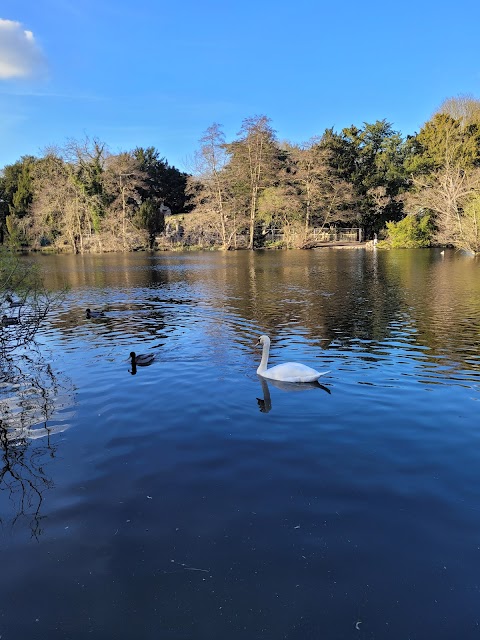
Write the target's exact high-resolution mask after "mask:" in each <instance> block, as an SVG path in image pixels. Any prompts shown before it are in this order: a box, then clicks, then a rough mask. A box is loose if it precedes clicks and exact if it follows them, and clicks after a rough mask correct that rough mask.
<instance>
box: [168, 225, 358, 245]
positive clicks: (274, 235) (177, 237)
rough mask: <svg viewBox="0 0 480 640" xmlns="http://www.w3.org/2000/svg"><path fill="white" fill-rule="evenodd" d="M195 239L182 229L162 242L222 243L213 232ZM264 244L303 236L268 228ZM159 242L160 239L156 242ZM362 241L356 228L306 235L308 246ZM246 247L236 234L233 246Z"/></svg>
mask: <svg viewBox="0 0 480 640" xmlns="http://www.w3.org/2000/svg"><path fill="white" fill-rule="evenodd" d="M193 235H194V236H195V237H193V236H192V237H191V238H189V234H185V233H184V232H183V229H182V231H181V232H179V230H175V231H174V230H173V229H172V230H167V231H166V233H165V234H163V241H164V242H165V241H166V242H167V243H174V242H183V243H185V244H189V241H191V242H192V243H194V244H200V245H201V246H204V247H214V246H218V245H220V244H221V243H222V240H221V237H220V234H219V233H216V232H214V231H207V232H202V233H200V234H199V235H197V234H193ZM262 235H263V238H264V241H265V242H283V241H285V240H288V242H289V243H290V242H292V241H293V242H295V241H296V239H297V238H298V237H300V238H301V239H302V241H303V238H304V236H303V234H301V233H295V232H292V233H289V234H288V237H287V234H285V232H284V231H283V229H279V228H276V227H269V228H267V229H265V230H264V233H263V234H262ZM159 240H160V237H159V238H158V239H157V241H159ZM361 240H362V229H360V228H358V227H349V228H335V227H313V228H311V229H310V230H309V232H308V235H307V243H308V244H309V245H315V244H317V243H318V244H320V243H323V242H361ZM247 245H248V233H246V232H245V233H237V235H236V240H235V242H234V243H233V246H235V247H236V248H239V249H240V248H245V247H246V246H247Z"/></svg>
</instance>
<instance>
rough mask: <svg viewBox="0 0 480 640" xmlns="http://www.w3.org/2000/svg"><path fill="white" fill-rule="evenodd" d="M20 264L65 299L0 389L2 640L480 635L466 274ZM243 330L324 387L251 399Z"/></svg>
mask: <svg viewBox="0 0 480 640" xmlns="http://www.w3.org/2000/svg"><path fill="white" fill-rule="evenodd" d="M35 260H36V261H38V262H39V263H40V265H41V266H42V268H43V269H44V270H45V273H46V276H47V282H48V285H49V287H50V288H51V289H52V290H57V289H58V290H60V289H62V287H64V286H65V284H68V286H69V289H68V292H67V294H66V297H65V299H64V300H63V301H62V302H61V303H60V304H58V305H55V307H54V308H53V309H52V311H51V313H50V315H49V317H48V320H47V322H46V324H45V325H44V327H43V329H42V331H41V333H40V335H39V343H40V349H39V351H38V352H34V353H32V354H31V364H30V365H29V368H28V369H27V370H25V371H23V373H22V376H19V377H18V378H17V379H16V381H15V383H16V384H15V386H12V385H3V386H2V387H1V389H0V403H1V408H2V412H3V415H2V420H3V424H4V425H6V426H8V433H7V435H6V434H5V433H4V434H3V437H2V446H3V449H2V451H3V460H2V465H3V471H2V474H1V476H0V478H1V481H2V483H1V485H0V488H1V489H2V490H1V491H0V516H1V530H0V531H1V538H0V562H1V578H0V636H1V638H2V640H10V639H12V640H18V639H22V638H28V639H29V640H34V639H39V640H41V639H48V640H56V639H72V640H77V639H84V638H87V637H88V638H92V639H98V640H100V639H101V640H105V639H106V638H115V639H120V640H123V639H125V640H127V639H130V638H142V639H148V640H150V639H152V640H153V639H158V638H162V639H172V640H173V639H177V638H178V639H192V640H211V639H213V638H225V639H232V640H251V639H257V638H258V639H260V638H261V639H265V640H278V639H280V638H286V639H288V640H303V639H305V640H309V639H315V640H317V639H320V638H321V639H322V640H323V639H327V640H330V639H332V640H334V639H343V638H358V639H362V638H369V639H371V638H378V639H383V638H389V639H392V640H396V639H403V640H405V639H407V638H411V639H416V640H423V639H431V638H436V639H449V640H451V639H452V638H462V639H464V640H469V639H470V638H472V639H473V638H480V419H479V415H480V402H479V401H480V277H479V276H480V262H479V261H478V260H475V259H472V258H469V257H466V256H462V255H460V254H458V253H454V252H448V251H447V252H446V253H445V256H442V255H441V254H440V253H439V252H438V251H436V250H431V251H430V250H419V251H401V252H400V251H399V252H381V251H375V252H368V251H365V250H363V249H357V250H351V251H340V250H328V249H327V250H317V251H304V252H300V251H299V252H295V251H291V252H269V253H262V252H255V253H249V252H242V253H236V254H226V255H224V254H219V253H205V254H159V255H154V256H151V255H148V254H132V255H126V256H125V255H107V256H101V257H96V256H87V257H78V256H51V257H42V256H39V257H37V258H35ZM87 307H90V308H101V309H104V310H105V312H106V315H105V317H104V318H100V319H95V320H87V319H86V318H85V309H86V308H87ZM262 333H268V334H269V335H270V336H271V339H272V350H271V357H270V364H271V365H273V364H278V363H280V362H283V361H286V360H297V361H301V362H304V363H305V364H308V365H310V366H313V367H314V368H316V369H319V370H321V371H324V370H329V371H330V373H329V374H328V375H327V376H326V377H324V378H322V386H306V387H305V388H304V387H298V386H294V387H293V389H292V388H286V389H285V388H279V387H278V386H274V385H273V384H272V383H265V382H264V383H263V384H262V382H261V380H260V379H259V378H258V377H257V375H256V368H257V366H258V363H259V360H260V351H259V350H258V349H257V348H256V347H255V343H256V341H257V339H258V336H259V335H260V334H262ZM131 350H134V351H136V352H149V351H151V352H154V353H155V355H156V359H155V361H154V363H153V364H152V365H151V366H149V367H144V368H138V370H137V371H136V373H135V374H134V375H132V370H131V366H130V364H129V361H128V354H129V352H130V351H131ZM20 436H22V437H20Z"/></svg>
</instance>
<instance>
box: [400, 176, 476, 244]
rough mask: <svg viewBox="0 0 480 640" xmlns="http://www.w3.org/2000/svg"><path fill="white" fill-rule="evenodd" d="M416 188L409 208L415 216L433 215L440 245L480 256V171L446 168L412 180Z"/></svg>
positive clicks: (408, 199) (409, 201)
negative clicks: (479, 228) (477, 253)
mask: <svg viewBox="0 0 480 640" xmlns="http://www.w3.org/2000/svg"><path fill="white" fill-rule="evenodd" d="M413 184H414V187H415V191H414V192H413V193H411V194H410V195H409V196H408V197H407V203H408V206H409V208H410V209H411V210H412V211H413V212H415V213H417V212H418V211H421V210H428V211H431V212H433V214H434V216H435V224H436V228H437V231H436V239H437V241H438V242H439V243H441V244H453V245H454V246H456V247H459V248H463V249H466V250H468V251H473V252H474V253H476V252H478V251H479V250H480V244H479V235H478V234H479V232H478V222H479V209H478V202H479V201H478V197H479V191H480V169H471V170H469V171H465V170H463V169H461V168H460V167H458V166H454V165H451V164H446V165H445V167H443V168H441V169H438V170H437V171H435V172H433V173H431V174H429V175H428V176H419V177H415V178H413Z"/></svg>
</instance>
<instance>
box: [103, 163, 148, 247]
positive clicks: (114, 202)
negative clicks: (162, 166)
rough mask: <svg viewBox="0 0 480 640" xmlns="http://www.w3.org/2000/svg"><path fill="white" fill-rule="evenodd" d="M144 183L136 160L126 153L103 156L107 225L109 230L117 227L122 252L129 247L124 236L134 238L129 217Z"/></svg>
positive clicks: (136, 206)
mask: <svg viewBox="0 0 480 640" xmlns="http://www.w3.org/2000/svg"><path fill="white" fill-rule="evenodd" d="M145 180H146V175H145V173H144V172H143V171H141V170H140V168H139V163H138V161H137V160H136V159H135V158H134V157H133V156H132V155H131V154H130V153H119V154H117V155H111V156H108V157H107V159H106V161H105V172H104V176H103V181H104V182H103V184H104V189H105V193H106V194H107V195H108V196H109V197H110V199H111V203H110V205H109V207H108V210H109V223H110V225H112V227H111V228H116V227H117V225H119V231H120V235H121V238H122V246H123V250H124V251H126V250H127V249H129V248H130V246H129V241H128V234H130V235H132V234H133V236H134V238H136V237H138V229H137V228H136V227H135V225H134V224H133V218H134V214H135V211H136V210H137V209H138V207H139V205H140V203H141V197H140V194H139V190H140V189H141V188H142V187H144V186H145Z"/></svg>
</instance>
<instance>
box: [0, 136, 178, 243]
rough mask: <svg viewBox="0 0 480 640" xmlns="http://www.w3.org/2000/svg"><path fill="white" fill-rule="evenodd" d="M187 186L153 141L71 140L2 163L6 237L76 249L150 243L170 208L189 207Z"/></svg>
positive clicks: (0, 223)
mask: <svg viewBox="0 0 480 640" xmlns="http://www.w3.org/2000/svg"><path fill="white" fill-rule="evenodd" d="M186 187H187V175H186V174H185V173H182V172H181V171H179V170H178V169H176V168H175V167H171V166H170V165H169V164H168V162H167V161H166V160H165V159H164V158H161V157H160V154H159V152H158V151H157V150H156V149H155V148H153V147H149V148H147V149H143V148H141V147H138V148H136V149H134V150H133V151H130V152H125V153H119V154H110V153H108V151H107V150H106V146H105V144H103V143H100V142H99V141H98V140H93V141H91V140H89V139H86V140H84V141H83V142H77V141H70V142H69V143H68V144H67V145H66V146H65V147H64V148H63V149H56V148H55V149H53V148H52V149H48V150H47V151H46V153H45V155H44V156H43V157H41V158H35V157H33V156H23V157H22V158H21V159H20V160H19V161H18V162H16V163H15V164H12V165H8V166H6V167H5V168H4V169H3V172H2V175H1V177H0V206H1V209H0V228H1V232H0V233H1V239H2V242H7V243H8V245H9V246H10V247H12V248H20V247H28V248H31V249H40V248H46V247H52V248H54V249H55V250H59V251H65V250H67V251H73V252H74V253H83V252H87V251H92V252H93V251H96V252H103V251H130V250H132V249H136V248H144V247H153V245H154V240H155V237H156V235H157V234H159V233H161V232H162V231H163V229H164V226H165V219H164V218H165V214H170V213H178V212H180V211H185V199H186V195H185V194H186Z"/></svg>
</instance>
